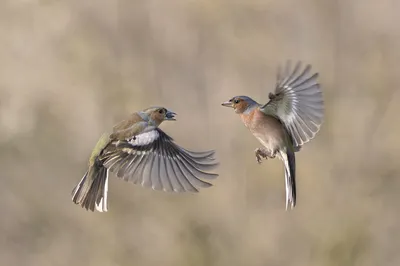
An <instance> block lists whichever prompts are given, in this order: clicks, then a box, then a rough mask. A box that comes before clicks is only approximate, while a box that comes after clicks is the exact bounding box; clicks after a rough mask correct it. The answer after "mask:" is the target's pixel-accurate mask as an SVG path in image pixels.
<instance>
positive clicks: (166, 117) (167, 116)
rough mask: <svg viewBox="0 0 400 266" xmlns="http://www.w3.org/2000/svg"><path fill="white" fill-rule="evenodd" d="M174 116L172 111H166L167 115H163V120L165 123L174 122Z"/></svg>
mask: <svg viewBox="0 0 400 266" xmlns="http://www.w3.org/2000/svg"><path fill="white" fill-rule="evenodd" d="M175 115H176V113H174V112H172V111H167V113H166V114H165V119H164V120H167V121H175V120H176V119H175Z"/></svg>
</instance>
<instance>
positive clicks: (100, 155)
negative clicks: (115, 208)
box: [72, 107, 218, 212]
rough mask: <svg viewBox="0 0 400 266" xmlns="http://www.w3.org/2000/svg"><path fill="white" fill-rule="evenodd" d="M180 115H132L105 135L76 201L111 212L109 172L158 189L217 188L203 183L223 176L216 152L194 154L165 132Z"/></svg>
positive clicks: (161, 111)
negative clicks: (217, 168)
mask: <svg viewBox="0 0 400 266" xmlns="http://www.w3.org/2000/svg"><path fill="white" fill-rule="evenodd" d="M174 116H175V113H173V112H171V111H168V110H167V109H165V108H163V107H152V108H147V109H145V110H143V111H139V112H136V113H133V114H132V115H130V117H129V118H128V119H126V120H124V121H121V122H120V123H118V124H117V125H115V126H114V128H113V132H112V133H111V134H104V135H103V136H102V137H101V138H100V140H99V141H98V143H97V144H96V146H95V148H94V150H93V152H92V155H91V157H90V159H89V169H88V171H87V172H86V173H85V175H84V176H83V178H82V179H81V181H80V182H79V183H78V185H77V186H76V187H75V188H74V190H73V192H72V200H73V202H74V203H76V204H79V205H81V206H82V207H83V208H85V209H87V210H91V211H94V210H95V209H96V210H97V211H100V212H105V211H107V210H108V202H107V191H108V177H109V172H110V171H111V172H114V173H115V174H116V175H117V177H119V178H121V179H123V180H125V181H129V182H132V183H134V184H140V185H142V186H143V187H151V188H153V189H155V190H163V191H174V192H185V191H190V192H198V191H199V188H207V187H210V186H211V184H210V183H208V182H206V181H203V180H202V179H213V178H216V177H217V176H218V175H217V174H213V173H208V172H206V170H209V169H211V168H214V167H215V166H216V165H217V164H216V163H215V162H214V158H213V155H214V151H206V152H192V151H188V150H186V149H184V148H182V147H180V146H179V145H177V144H176V143H175V142H174V141H173V139H172V138H171V137H170V136H168V135H167V134H166V133H165V132H163V131H162V130H161V129H159V128H158V127H159V125H160V124H161V123H162V122H163V121H165V120H175V118H174Z"/></svg>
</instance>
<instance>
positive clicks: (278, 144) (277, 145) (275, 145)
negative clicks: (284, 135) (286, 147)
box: [254, 134, 283, 151]
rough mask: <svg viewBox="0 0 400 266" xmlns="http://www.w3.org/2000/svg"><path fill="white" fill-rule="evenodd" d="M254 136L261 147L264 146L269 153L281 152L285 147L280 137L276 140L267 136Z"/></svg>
mask: <svg viewBox="0 0 400 266" xmlns="http://www.w3.org/2000/svg"><path fill="white" fill-rule="evenodd" d="M254 136H255V137H256V138H257V139H258V141H259V142H260V143H261V145H263V146H264V147H265V148H266V149H268V150H269V151H276V150H279V149H281V148H282V146H283V141H282V139H281V138H280V137H278V138H276V137H272V136H269V135H266V134H264V135H259V134H254Z"/></svg>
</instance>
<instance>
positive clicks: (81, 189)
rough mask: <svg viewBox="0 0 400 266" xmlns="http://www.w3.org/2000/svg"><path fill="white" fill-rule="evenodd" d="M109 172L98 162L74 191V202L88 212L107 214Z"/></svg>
mask: <svg viewBox="0 0 400 266" xmlns="http://www.w3.org/2000/svg"><path fill="white" fill-rule="evenodd" d="M108 173H109V170H108V169H107V168H105V167H104V166H103V165H101V164H100V163H99V162H96V163H95V164H94V165H93V166H91V167H90V168H89V170H88V171H87V172H86V173H85V175H84V176H83V177H82V179H81V181H79V183H78V185H76V187H75V188H74V190H73V191H72V201H73V202H74V203H75V204H78V205H80V206H81V207H82V208H85V209H86V210H91V211H94V210H95V209H96V210H97V211H99V212H106V211H107V210H108V206H107V193H108Z"/></svg>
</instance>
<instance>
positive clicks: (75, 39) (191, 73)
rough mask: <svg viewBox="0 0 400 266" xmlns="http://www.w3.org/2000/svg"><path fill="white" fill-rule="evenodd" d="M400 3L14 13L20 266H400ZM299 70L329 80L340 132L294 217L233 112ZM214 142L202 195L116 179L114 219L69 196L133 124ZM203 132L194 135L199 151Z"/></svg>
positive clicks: (8, 31) (9, 42)
mask: <svg viewBox="0 0 400 266" xmlns="http://www.w3.org/2000/svg"><path fill="white" fill-rule="evenodd" d="M399 8H400V3H399V2H398V1H394V0H383V1H380V2H377V1H372V0H368V1H365V0H364V1H360V0H359V1H352V2H349V1H328V0H324V1H315V0H305V1H301V2H299V1H294V0H285V1H258V0H250V1H246V2H245V1H227V0H218V1H210V0H208V1H206V0H203V1H182V0H173V1H156V0H150V1H139V0H138V1H126V0H121V1H117V2H110V1H104V0H102V1H86V2H82V1H77V0H72V1H51V0H49V1H33V0H24V1H2V2H0V38H1V39H0V46H1V48H2V49H0V59H1V64H0V132H1V134H0V147H1V149H0V159H1V160H0V162H1V169H2V178H1V179H0V182H1V185H0V211H1V212H2V218H1V219H0V233H1V235H2V236H3V237H2V238H1V241H0V262H1V264H2V265H3V264H4V265H24V266H25V265H40V266H46V265H52V266H53V265H96V266H99V265H145V266H148V265H149V266H151V265H160V264H162V265H174V266H175V265H194V266H197V265H221V266H222V265H254V266H257V265H263V266H264V265H296V266H301V265H304V266H310V265H318V266H320V265H363V266H368V265H387V266H390V265H399V264H400V256H399V254H398V251H397V247H398V246H399V245H400V242H399V239H400V236H399V232H400V230H399V229H400V228H399V225H400V215H399V213H398V211H397V210H398V206H397V205H398V204H397V202H398V201H399V195H398V191H399V189H400V181H399V179H398V176H399V170H398V169H399V168H398V159H397V154H398V152H399V151H400V145H399V140H398V136H399V134H400V127H399V125H398V123H397V121H398V118H397V114H398V113H399V111H400V109H399V108H400V107H398V105H397V104H396V102H398V101H399V99H400V98H399V97H400V94H399V91H398V87H399V85H400V76H399V75H398V73H399V72H400V65H399V64H398V62H399V59H400V51H399V49H398V47H399V45H400V26H399V25H400V23H399V19H398V16H397V10H399ZM287 59H292V60H298V59H299V60H302V61H304V62H306V63H311V64H312V65H313V69H314V70H315V71H318V72H320V74H321V80H320V81H321V83H322V86H323V92H324V97H325V101H326V114H325V116H326V121H325V123H324V125H323V127H322V129H321V132H320V133H319V134H318V135H317V137H316V139H315V140H313V141H312V142H310V143H309V144H307V146H305V147H304V149H303V150H302V151H301V152H300V153H299V154H298V156H297V162H298V166H297V176H298V178H297V179H298V190H299V193H298V194H299V202H298V207H297V208H296V210H295V211H293V212H285V211H284V190H283V189H284V186H283V169H282V165H281V163H280V162H279V161H267V162H264V163H263V164H262V165H261V166H258V165H257V164H256V162H255V159H254V154H253V151H254V149H255V148H256V147H258V145H259V144H258V143H257V141H256V140H255V139H254V138H253V137H252V136H251V135H250V134H249V132H247V130H246V129H245V128H244V126H243V125H241V123H240V121H239V119H238V117H237V116H236V115H235V114H233V113H232V112H230V111H231V110H226V109H223V108H221V107H220V103H221V102H222V101H225V100H226V99H229V98H230V97H232V96H234V95H242V94H247V95H250V96H253V97H254V98H255V99H256V100H258V101H259V102H263V101H266V100H267V95H268V92H269V91H271V90H272V89H273V86H274V84H275V74H276V67H277V65H278V64H281V63H283V62H285V61H286V60H287ZM150 105H163V106H166V107H168V108H170V109H172V110H173V111H175V112H177V113H178V121H177V122H175V123H165V124H163V125H162V128H163V129H164V130H165V131H167V132H168V133H169V134H170V135H172V136H173V137H174V139H176V140H177V141H178V142H179V143H180V144H181V145H183V146H184V147H187V148H190V149H197V150H206V149H210V148H215V149H216V150H217V156H218V159H219V161H220V162H221V165H220V167H219V169H218V172H219V173H220V177H219V178H218V179H217V180H216V181H215V182H214V184H215V186H214V187H213V188H210V189H207V190H203V191H201V193H200V194H198V195H189V194H188V195H184V194H180V195H177V194H174V195H173V194H166V193H161V192H155V191H151V190H146V189H143V188H141V187H138V186H134V185H131V184H127V183H124V182H122V181H120V180H118V179H115V178H114V179H112V180H111V182H110V191H109V201H110V212H109V213H107V214H99V213H94V214H93V213H87V212H85V211H83V210H82V209H81V208H79V207H77V206H75V205H74V204H72V202H71V201H70V192H71V190H72V188H73V186H74V185H75V184H76V182H78V181H79V179H80V178H81V176H82V175H83V174H84V172H85V170H86V169H85V168H86V165H87V159H88V157H89V155H90V151H91V148H92V147H93V145H95V143H96V141H97V138H98V137H99V136H100V135H101V134H102V132H103V131H107V130H109V128H110V127H111V126H112V125H113V124H115V123H116V122H117V121H118V120H120V119H122V118H124V117H125V116H127V115H128V114H129V113H131V112H134V111H136V110H139V109H142V108H146V107H148V106H150ZM194 139H195V141H194Z"/></svg>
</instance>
